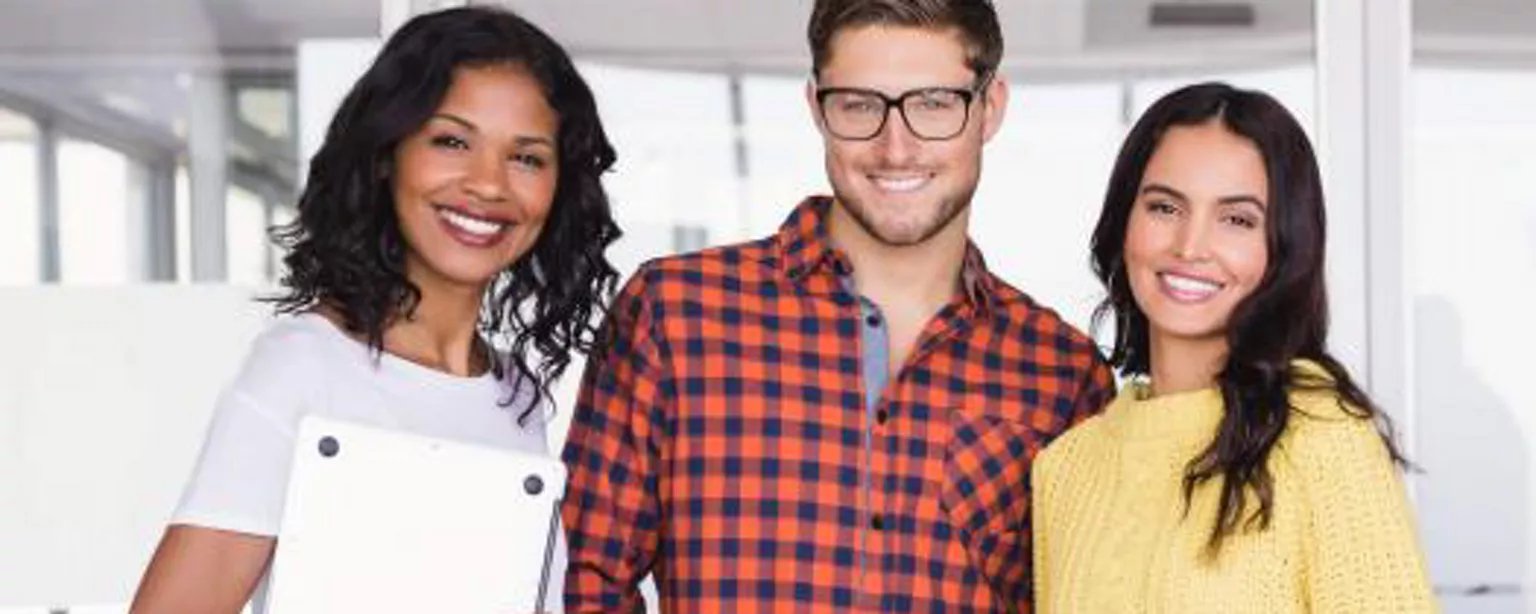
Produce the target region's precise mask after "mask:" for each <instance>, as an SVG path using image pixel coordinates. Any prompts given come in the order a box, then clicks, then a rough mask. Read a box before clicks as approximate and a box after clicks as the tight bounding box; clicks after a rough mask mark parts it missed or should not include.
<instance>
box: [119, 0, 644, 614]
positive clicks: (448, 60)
mask: <svg viewBox="0 0 1536 614" xmlns="http://www.w3.org/2000/svg"><path fill="white" fill-rule="evenodd" d="M613 161H614V152H613V148H612V146H611V145H610V144H609V142H608V139H607V137H606V136H605V134H604V132H603V128H602V124H601V122H600V121H599V119H598V115H597V107H596V104H595V103H594V101H593V98H592V93H591V90H590V89H589V88H588V87H587V85H586V83H585V82H584V81H583V79H582V78H581V76H580V75H579V74H578V73H577V72H576V70H575V68H574V66H573V65H572V63H571V60H570V58H569V57H568V56H567V55H566V53H565V52H564V51H563V50H562V49H561V48H560V47H559V45H557V44H556V43H555V42H554V41H553V40H551V39H550V38H549V37H548V36H547V35H545V34H544V33H543V32H541V31H539V30H538V29H537V28H535V27H534V26H533V25H531V24H529V23H528V22H526V21H524V20H522V19H521V18H519V17H517V16H516V15H513V14H512V13H510V12H507V11H504V10H499V9H492V8H484V7H470V8H459V9H451V10H446V11H441V12H437V13H432V14H428V15H423V16H421V17H418V18H416V19H414V20H412V21H411V22H409V23H407V24H406V25H405V26H404V27H402V28H401V29H400V30H399V31H398V32H397V33H396V34H395V35H394V36H393V37H392V38H391V39H390V40H389V42H388V43H386V44H385V46H384V49H383V50H382V51H381V52H380V53H379V56H378V57H377V58H376V60H375V61H374V63H373V66H372V67H370V68H369V69H368V71H367V73H366V74H364V75H363V76H362V77H361V78H360V79H359V80H358V81H357V83H356V84H355V85H354V86H353V87H352V91H351V92H350V93H349V94H348V95H347V97H346V99H345V100H344V101H343V102H342V104H341V107H340V109H339V110H338V111H337V112H336V115H335V117H334V119H333V120H332V122H331V126H330V129H329V131H328V132H327V134H326V138H325V142H324V144H323V145H322V146H321V148H320V150H319V152H318V153H317V154H316V155H315V157H314V159H313V161H312V163H311V165H310V173H309V178H308V182H307V183H306V186H305V189H304V193H303V195H302V196H300V198H299V216H298V219H297V220H296V221H295V222H294V223H292V224H291V225H289V226H286V227H283V228H280V229H277V230H276V231H275V232H274V239H275V240H276V241H277V242H278V243H279V244H280V245H282V246H283V247H285V248H288V250H289V253H288V255H287V257H286V258H285V260H284V262H285V264H286V265H287V267H286V268H287V273H286V275H285V276H284V277H283V280H282V284H283V287H284V291H283V292H282V293H281V294H280V295H278V296H275V297H272V298H270V299H268V300H270V301H271V302H272V303H274V305H275V307H276V310H277V311H278V312H279V314H282V316H283V317H280V318H278V319H277V320H276V321H275V322H274V323H273V324H272V325H271V326H270V327H269V329H268V330H267V331H266V332H264V333H263V334H262V335H261V336H260V337H259V338H258V339H257V340H256V342H255V343H254V345H253V348H252V350H251V353H250V355H249V356H248V357H247V358H246V362H245V365H244V366H243V367H242V370H241V372H240V374H239V375H238V376H237V377H236V378H235V380H234V382H233V383H232V384H231V385H230V386H229V387H228V388H227V389H226V391H225V393H224V395H223V397H222V398H221V399H220V401H219V404H218V407H217V409H216V411H215V412H214V418H213V421H212V423H211V425H210V427H209V431H208V436H207V440H206V441H205V442H204V446H203V451H202V455H201V457H200V458H199V461H198V464H197V468H196V469H195V470H194V472H193V475H192V477H191V480H190V482H189V483H188V485H187V489H186V492H185V494H184V495H183V498H182V502H181V505H180V506H179V507H178V509H177V511H176V513H175V515H174V517H173V518H172V520H171V523H170V525H171V526H170V527H169V528H168V529H167V531H166V534H165V537H164V538H163V539H162V541H161V543H160V546H159V548H158V550H157V551H156V553H155V556H154V559H153V560H152V561H151V563H150V566H149V569H148V571H147V572H146V573H145V576H144V579H143V581H142V583H141V586H140V588H139V593H138V595H137V596H136V598H135V601H134V606H133V610H134V611H135V612H166V611H174V612H237V611H239V610H240V609H241V607H242V606H243V605H244V604H245V603H246V601H247V600H248V599H249V598H250V597H251V595H252V594H255V595H257V598H256V599H255V605H256V611H257V612H258V614H259V613H260V612H261V611H262V610H263V609H264V603H263V601H264V598H263V597H262V595H264V590H263V589H261V588H260V587H261V586H262V585H263V584H264V582H263V578H264V577H265V575H266V569H267V565H268V561H269V560H270V557H271V553H272V551H273V548H274V547H275V545H276V536H277V535H278V533H279V528H280V527H279V523H280V520H281V517H282V506H283V493H284V492H285V490H286V487H287V481H288V469H289V465H290V463H291V460H290V459H291V458H292V455H293V448H294V437H295V433H296V431H297V430H298V424H299V422H300V421H301V420H302V419H303V418H304V417H305V416H309V415H323V416H329V417H334V418H339V419H343V420H348V421H353V422H362V423H366V424H373V425H377V426H383V427H387V428H393V429H401V430H406V431H411V432H415V433H421V434H426V435H432V436H436V437H444V438H450V439H457V440H462V441H468V442H474V443H479V444H484V445H491V446H496V447H500V448H506V449H512V450H521V451H531V452H536V453H540V454H547V453H548V450H547V447H546V443H545V437H544V423H545V419H546V418H547V414H548V412H547V411H544V408H547V407H548V406H549V403H548V402H549V399H550V392H549V391H550V386H551V385H552V383H553V382H554V381H555V380H556V379H557V378H558V377H559V376H560V375H561V374H562V372H564V371H565V369H566V367H567V366H568V365H569V364H570V362H571V357H572V354H573V353H574V352H585V351H588V350H589V349H590V348H591V346H592V343H593V340H594V336H595V328H594V324H595V322H596V319H597V318H598V317H599V316H600V315H601V312H602V311H603V302H604V300H605V299H606V297H607V296H608V295H609V294H611V292H612V290H613V286H614V282H615V280H616V276H617V275H616V272H615V271H614V268H613V266H612V265H611V264H610V263H609V262H608V260H607V259H606V257H605V256H604V251H605V250H606V249H607V247H608V246H609V245H610V244H611V243H613V241H614V240H615V239H617V238H618V236H619V229H618V227H617V226H616V225H615V223H614V221H613V216H612V214H611V212H610V210H609V205H608V199H607V196H606V195H605V193H604V191H603V187H602V184H601V181H600V177H601V175H602V174H603V173H604V172H606V171H607V170H608V169H609V167H610V166H611V165H612V164H613ZM542 529H543V527H540V530H542ZM445 573H452V572H451V570H445ZM555 575H556V576H558V574H555ZM555 593H556V594H558V591H555Z"/></svg>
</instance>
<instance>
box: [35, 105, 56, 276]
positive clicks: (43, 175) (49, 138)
mask: <svg viewBox="0 0 1536 614" xmlns="http://www.w3.org/2000/svg"><path fill="white" fill-rule="evenodd" d="M33 120H34V121H36V122H37V206H38V232H39V233H40V236H39V239H40V240H39V241H38V252H39V254H38V256H39V258H38V281H40V282H42V283H45V284H48V283H58V282H59V281H60V280H61V279H62V278H63V275H62V271H63V266H62V264H63V258H62V255H61V254H60V246H61V241H60V238H59V235H60V233H59V132H58V128H57V126H56V125H55V123H54V121H53V119H52V118H50V117H41V116H40V117H34V118H33Z"/></svg>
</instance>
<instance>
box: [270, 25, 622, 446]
mask: <svg viewBox="0 0 1536 614" xmlns="http://www.w3.org/2000/svg"><path fill="white" fill-rule="evenodd" d="M495 65H514V66H517V67H518V68H520V69H522V70H526V71H527V72H528V74H529V75H531V76H532V77H533V78H534V79H535V80H536V81H537V82H538V83H539V85H540V87H541V89H542V90H543V94H544V96H545V99H546V101H547V102H548V103H549V106H550V108H552V109H553V110H554V111H555V113H556V114H557V115H558V117H559V134H558V136H557V141H558V142H557V149H558V156H559V165H558V168H559V169H560V171H559V178H558V180H557V184H556V188H555V196H554V203H553V205H552V206H551V211H550V217H549V220H548V221H547V222H546V223H545V226H544V229H543V232H542V233H541V234H540V235H539V238H538V240H537V241H536V242H535V243H534V245H533V247H532V248H531V249H530V250H529V251H528V253H527V254H524V255H523V257H521V258H519V259H518V260H517V261H516V262H515V263H513V264H512V265H511V266H510V267H508V268H507V269H506V270H505V271H504V272H502V274H500V275H498V276H497V278H496V279H495V280H493V281H492V283H491V285H490V286H489V288H488V290H487V292H486V295H485V298H484V303H483V305H482V308H481V320H480V325H479V326H480V329H481V332H482V334H485V335H487V336H488V337H489V338H491V339H492V340H493V341H497V342H500V343H499V345H501V346H502V347H504V348H506V349H507V350H508V352H507V360H508V362H510V363H511V366H512V367H513V368H514V369H516V371H517V374H518V375H519V376H520V377H521V378H524V379H527V380H528V381H532V382H533V383H534V384H535V385H536V386H537V392H538V394H537V395H536V396H535V397H534V398H533V400H532V401H531V402H530V403H529V404H528V406H527V407H526V408H524V409H523V411H522V413H520V414H519V416H518V417H519V420H522V419H525V418H527V416H528V415H529V413H530V412H531V411H532V410H533V408H535V407H537V406H538V404H539V402H540V401H542V400H547V399H549V398H550V387H551V385H552V384H553V382H554V381H555V380H556V379H557V378H559V376H560V375H561V373H563V372H564V371H565V368H566V367H567V366H568V365H569V364H570V362H571V354H572V352H573V351H580V352H583V353H586V352H590V351H591V349H592V344H593V340H594V339H595V335H596V329H595V324H594V323H595V321H596V320H597V319H598V318H599V317H600V316H601V315H602V314H603V311H604V309H605V308H604V304H605V303H606V300H607V299H608V298H609V297H611V296H612V294H613V291H614V286H615V284H616V282H617V279H618V272H617V271H616V270H615V269H614V267H613V265H612V264H611V263H609V261H608V260H607V258H606V256H605V255H604V252H605V250H606V249H607V247H608V246H609V245H610V244H612V243H613V242H614V241H615V240H617V239H618V237H619V235H620V232H619V228H618V225H617V224H616V223H615V222H614V220H613V214H612V211H611V210H610V208H609V203H608V197H607V195H606V193H605V192H604V191H603V186H602V182H601V175H602V174H603V173H604V172H606V171H608V169H609V168H611V167H612V166H613V163H614V150H613V146H612V145H611V144H610V143H609V141H608V137H607V135H606V133H604V131H603V126H602V123H601V121H600V120H599V119H598V114H597V104H596V102H595V101H594V100H593V97H592V91H591V89H590V88H589V87H588V86H587V83H586V81H584V80H583V79H582V77H581V75H580V74H578V73H577V72H576V68H575V66H574V65H573V64H572V62H571V59H570V57H569V56H567V55H566V53H565V51H564V50H563V49H562V48H561V47H560V45H559V44H557V43H555V41H554V40H552V39H551V38H550V37H549V36H548V35H546V34H545V33H544V32H542V31H540V30H539V29H538V28H537V27H535V26H534V25H533V24H530V23H528V22H527V21H525V20H524V19H522V18H521V17H519V16H517V15H516V14H514V13H512V12H510V11H507V10H504V9H499V8H490V7H484V6H473V7H464V8H453V9H448V10H444V11H438V12H434V13H429V14H424V15H420V16H418V17H416V18H414V19H412V20H410V21H409V22H407V23H406V24H405V25H404V26H402V27H401V28H400V29H399V30H398V31H396V32H395V34H394V35H393V36H391V37H390V39H389V41H388V42H387V43H385V45H384V48H383V50H382V51H380V52H379V55H378V57H377V58H375V59H374V61H373V65H372V66H371V67H370V68H369V69H368V71H367V72H366V73H364V74H363V76H362V77H361V78H359V79H358V80H357V83H355V84H354V85H353V86H352V90H351V91H350V92H349V93H348V94H347V96H346V98H345V99H344V100H343V101H342V103H341V106H340V108H339V109H338V110H337V111H336V115H335V117H333V118H332V119H331V124H330V128H329V129H328V130H327V132H326V135H325V142H324V143H323V144H321V146H320V150H319V151H318V152H317V153H316V154H315V156H314V158H313V159H312V161H311V163H310V169H309V177H308V181H307V182H306V184H305V187H304V192H303V194H301V195H300V196H299V204H298V217H297V219H295V220H294V221H293V223H291V224H289V225H286V226H282V227H278V228H274V229H273V230H272V233H271V235H272V239H273V241H275V242H276V243H277V244H278V245H280V246H281V247H283V248H285V249H287V250H288V254H287V255H286V256H285V257H284V259H283V262H284V264H285V265H286V273H285V274H284V276H283V278H282V280H281V283H282V286H283V288H284V292H283V293H282V294H281V295H279V296H274V297H269V298H267V299H266V300H267V301H269V302H271V303H273V304H275V309H276V311H277V312H278V313H282V314H291V313H297V312H302V311H307V310H311V309H314V308H315V307H317V306H322V305H323V306H326V307H328V308H331V309H335V310H337V311H338V312H339V314H340V316H341V319H342V320H343V322H342V324H343V326H344V327H345V328H346V329H347V330H348V331H350V332H351V333H353V334H356V335H359V336H361V337H363V338H365V339H366V340H367V343H368V345H369V346H370V347H371V348H372V349H373V350H374V351H375V352H382V351H383V342H384V331H385V330H386V329H387V328H388V327H389V326H390V325H391V324H393V323H394V322H396V321H398V320H399V319H400V318H406V319H408V318H410V317H411V316H412V314H413V313H414V312H415V309H416V306H417V305H418V304H419V303H420V300H421V290H420V288H418V287H416V285H415V284H413V283H411V281H410V280H409V279H407V278H406V274H405V253H406V245H405V241H404V239H403V238H402V236H401V234H400V228H399V223H398V220H397V218H396V213H395V204H394V193H393V189H392V174H393V166H394V152H395V148H396V146H397V145H398V144H399V143H400V142H401V140H403V139H405V138H406V137H408V136H410V135H411V134H414V133H416V132H417V131H418V130H420V129H421V128H422V126H423V125H424V124H426V122H427V121H428V119H429V118H430V117H431V116H432V114H433V113H435V112H436V110H437V109H438V107H439V106H440V104H441V103H442V100H443V98H444V96H445V95H446V93H447V91H448V89H449V86H450V84H451V83H452V80H453V74H454V71H455V70H456V69H459V68H477V67H484V66H495ZM529 299H531V300H529ZM496 362H497V364H496V369H497V371H498V373H499V374H502V375H505V373H504V371H505V370H504V369H503V368H502V366H501V364H500V363H499V361H496ZM519 381H521V380H519ZM508 403H509V404H510V403H511V399H509V400H508Z"/></svg>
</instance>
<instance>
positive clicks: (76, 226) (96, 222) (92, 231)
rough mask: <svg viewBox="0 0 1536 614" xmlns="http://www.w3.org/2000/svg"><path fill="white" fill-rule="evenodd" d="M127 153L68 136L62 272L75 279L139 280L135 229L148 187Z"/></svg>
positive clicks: (62, 155)
mask: <svg viewBox="0 0 1536 614" xmlns="http://www.w3.org/2000/svg"><path fill="white" fill-rule="evenodd" d="M134 174H135V169H134V162H133V160H132V159H130V158H129V157H128V156H127V155H126V154H124V153H122V152H120V151H117V150H115V149H112V148H110V147H107V146H105V145H101V144H99V143H94V142H91V141H86V140H80V139H74V138H65V139H62V140H60V142H59V147H58V185H59V267H60V269H59V271H60V281H62V282H64V283H69V284H111V283H127V282H130V281H136V280H137V279H138V277H139V270H138V269H137V266H136V265H138V264H141V262H140V261H138V259H137V258H136V257H135V254H133V253H132V251H131V248H130V246H131V244H132V243H131V239H130V233H132V232H135V231H137V230H139V229H140V228H141V227H142V223H141V220H142V218H143V216H142V215H141V214H142V210H141V209H139V207H140V206H142V204H141V203H140V202H137V201H140V200H141V199H142V198H143V197H144V195H143V192H144V190H143V186H142V185H140V184H139V182H137V181H135V180H134V177H133V175H134Z"/></svg>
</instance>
